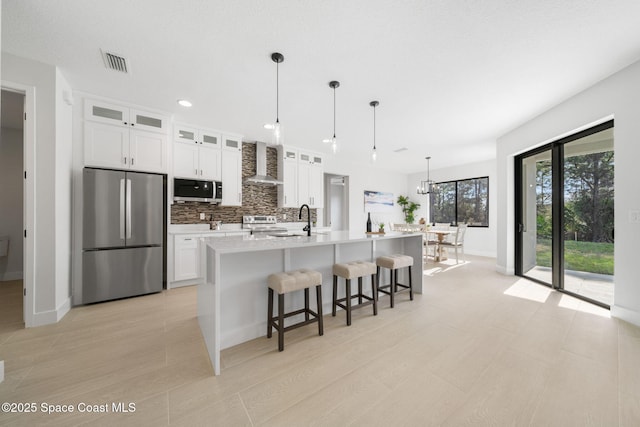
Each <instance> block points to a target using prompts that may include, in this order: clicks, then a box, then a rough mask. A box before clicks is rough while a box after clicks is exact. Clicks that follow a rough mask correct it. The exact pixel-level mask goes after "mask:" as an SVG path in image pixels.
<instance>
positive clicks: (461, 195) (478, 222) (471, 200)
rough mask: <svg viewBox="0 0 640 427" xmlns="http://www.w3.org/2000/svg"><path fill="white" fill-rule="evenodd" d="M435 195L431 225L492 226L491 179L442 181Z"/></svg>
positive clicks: (437, 186) (433, 195) (432, 199)
mask: <svg viewBox="0 0 640 427" xmlns="http://www.w3.org/2000/svg"><path fill="white" fill-rule="evenodd" d="M436 188H437V190H436V191H435V192H433V193H431V197H430V203H431V211H430V212H431V222H432V223H437V222H443V223H449V224H453V225H457V224H458V223H460V224H468V225H469V226H471V227H488V226H489V177H482V178H471V179H463V180H458V181H449V182H441V183H438V184H437V185H436Z"/></svg>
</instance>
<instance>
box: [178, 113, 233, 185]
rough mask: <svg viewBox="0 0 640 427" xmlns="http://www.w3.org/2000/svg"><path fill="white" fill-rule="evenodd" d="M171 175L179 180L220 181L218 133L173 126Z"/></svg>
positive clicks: (220, 136)
mask: <svg viewBox="0 0 640 427" xmlns="http://www.w3.org/2000/svg"><path fill="white" fill-rule="evenodd" d="M174 141H175V143H174V144H173V174H174V176H176V177H179V178H193V179H202V180H211V181H220V180H221V178H222V170H221V161H222V155H221V145H222V142H221V141H222V135H221V134H220V132H217V131H212V130H205V129H199V128H196V127H191V126H189V125H183V124H179V123H177V124H175V125H174Z"/></svg>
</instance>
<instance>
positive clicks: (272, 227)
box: [242, 215, 287, 237]
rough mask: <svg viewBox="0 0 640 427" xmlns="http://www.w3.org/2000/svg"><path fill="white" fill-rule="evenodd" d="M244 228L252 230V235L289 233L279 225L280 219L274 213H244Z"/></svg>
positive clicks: (263, 235)
mask: <svg viewBox="0 0 640 427" xmlns="http://www.w3.org/2000/svg"><path fill="white" fill-rule="evenodd" d="M242 228H243V229H245V230H251V235H253V236H257V237H265V236H271V235H277V234H283V233H287V229H286V228H284V227H282V226H279V225H278V220H277V218H276V217H275V216H272V215H244V216H243V217H242Z"/></svg>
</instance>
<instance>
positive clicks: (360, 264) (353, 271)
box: [333, 261, 376, 279]
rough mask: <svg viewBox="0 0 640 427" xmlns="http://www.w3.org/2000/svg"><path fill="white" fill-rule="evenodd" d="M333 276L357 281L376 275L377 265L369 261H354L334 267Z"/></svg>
mask: <svg viewBox="0 0 640 427" xmlns="http://www.w3.org/2000/svg"><path fill="white" fill-rule="evenodd" d="M333 274H334V275H335V276H340V277H342V278H343V279H356V278H358V277H364V276H370V275H372V274H376V265H375V264H374V263H372V262H367V261H353V262H347V263H341V264H334V265H333Z"/></svg>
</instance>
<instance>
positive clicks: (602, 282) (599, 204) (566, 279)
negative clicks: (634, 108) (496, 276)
mask: <svg viewBox="0 0 640 427" xmlns="http://www.w3.org/2000/svg"><path fill="white" fill-rule="evenodd" d="M613 179H614V151H613V121H609V122H606V123H603V124H601V125H598V126H596V127H594V128H591V129H588V130H585V131H582V132H579V133H577V134H575V135H571V136H569V137H566V138H563V139H561V140H558V141H555V142H553V143H551V144H548V145H546V146H544V147H541V148H538V149H536V150H532V151H530V152H528V153H524V154H522V155H520V156H518V157H516V181H517V182H516V193H517V194H516V218H517V230H516V274H518V275H520V276H524V277H528V278H530V279H532V280H535V281H537V282H539V283H542V284H545V285H548V286H552V287H553V288H556V289H558V290H561V291H563V292H567V293H570V294H572V295H575V296H578V297H580V298H583V299H586V300H589V301H591V302H594V303H597V304H599V305H602V306H607V307H608V306H610V305H611V304H612V303H613V239H614V228H613V224H614V221H613V206H614V203H613V202H614V186H613V184H614V182H613Z"/></svg>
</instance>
